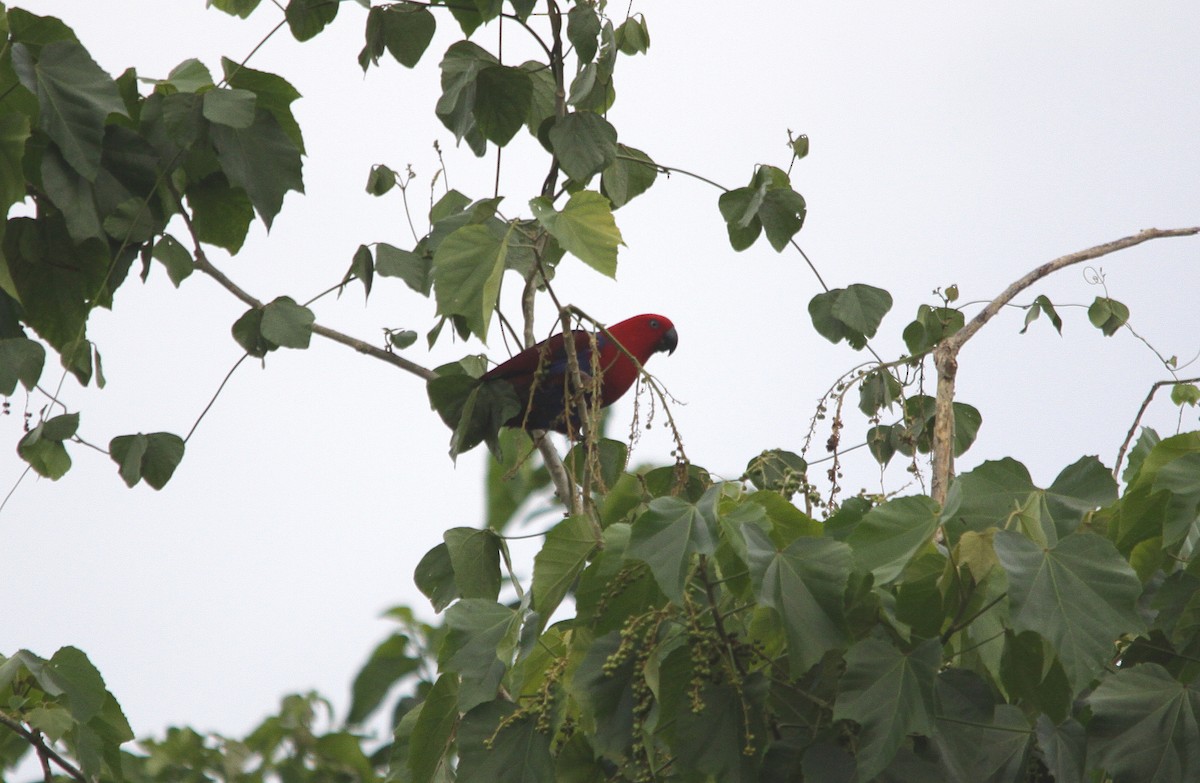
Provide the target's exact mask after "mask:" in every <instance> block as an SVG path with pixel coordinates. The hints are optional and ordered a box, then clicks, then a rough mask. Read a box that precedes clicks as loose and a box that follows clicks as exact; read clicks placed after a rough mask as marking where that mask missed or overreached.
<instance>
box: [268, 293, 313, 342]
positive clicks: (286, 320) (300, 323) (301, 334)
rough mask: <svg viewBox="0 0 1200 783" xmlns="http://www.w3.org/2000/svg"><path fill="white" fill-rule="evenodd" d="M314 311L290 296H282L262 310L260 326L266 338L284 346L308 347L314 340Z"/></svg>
mask: <svg viewBox="0 0 1200 783" xmlns="http://www.w3.org/2000/svg"><path fill="white" fill-rule="evenodd" d="M315 320H316V316H314V315H313V311H312V310H309V309H308V308H307V307H304V306H303V305H298V304H296V300H294V299H292V298H291V297H290V296H280V297H278V298H276V299H275V300H274V301H272V302H269V303H268V304H267V305H266V306H265V307H263V310H262V324H261V326H260V327H259V328H260V330H261V332H262V336H263V338H264V339H266V340H269V341H270V342H272V343H274V344H275V345H279V346H282V347H284V348H307V347H308V344H309V341H311V340H312V325H313V321H315Z"/></svg>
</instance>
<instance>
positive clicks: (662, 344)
mask: <svg viewBox="0 0 1200 783" xmlns="http://www.w3.org/2000/svg"><path fill="white" fill-rule="evenodd" d="M678 345H679V333H678V332H676V331H675V327H674V326H672V327H671V328H670V329H668V330H667V331H665V332H663V336H662V337H660V338H659V340H658V346H657V347H656V348H655V350H656V351H666V352H667V353H668V354H673V353H675V348H676V346H678Z"/></svg>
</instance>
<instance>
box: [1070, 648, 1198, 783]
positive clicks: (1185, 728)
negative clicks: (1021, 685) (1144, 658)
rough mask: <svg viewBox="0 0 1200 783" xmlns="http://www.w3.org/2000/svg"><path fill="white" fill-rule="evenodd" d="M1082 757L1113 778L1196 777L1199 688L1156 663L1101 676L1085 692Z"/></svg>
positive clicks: (1158, 782)
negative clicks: (1088, 713)
mask: <svg viewBox="0 0 1200 783" xmlns="http://www.w3.org/2000/svg"><path fill="white" fill-rule="evenodd" d="M1086 701H1087V705H1088V706H1089V707H1090V708H1091V711H1092V719H1091V721H1090V722H1089V723H1088V726H1087V734H1088V760H1089V761H1090V762H1092V763H1098V764H1099V765H1100V766H1102V767H1103V768H1104V769H1105V770H1106V771H1107V772H1108V774H1110V775H1111V776H1112V778H1113V780H1115V781H1117V783H1125V782H1126V781H1128V782H1129V783H1135V782H1136V783H1168V782H1170V783H1174V781H1187V780H1200V747H1198V744H1197V738H1198V737H1200V721H1198V719H1200V689H1198V688H1197V687H1196V684H1195V683H1193V684H1192V685H1190V686H1185V685H1184V684H1183V683H1180V682H1179V681H1177V680H1175V679H1174V678H1173V677H1171V675H1170V674H1168V673H1167V671H1166V670H1165V669H1163V668H1162V667H1161V666H1159V665H1158V664H1156V663H1144V664H1141V665H1139V666H1135V667H1133V668H1132V669H1121V670H1117V671H1116V672H1115V673H1111V674H1109V675H1107V676H1106V677H1105V678H1104V679H1103V681H1102V682H1101V683H1100V686H1099V687H1098V688H1096V690H1095V691H1094V692H1093V693H1092V694H1091V695H1090V696H1088V697H1087V699H1086Z"/></svg>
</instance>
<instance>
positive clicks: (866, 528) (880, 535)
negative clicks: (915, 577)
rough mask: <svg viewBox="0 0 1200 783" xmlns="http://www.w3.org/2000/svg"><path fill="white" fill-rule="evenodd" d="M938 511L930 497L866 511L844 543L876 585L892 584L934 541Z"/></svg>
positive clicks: (900, 499) (890, 502) (907, 499)
mask: <svg viewBox="0 0 1200 783" xmlns="http://www.w3.org/2000/svg"><path fill="white" fill-rule="evenodd" d="M937 526H938V508H937V505H936V504H935V503H934V502H933V501H932V500H930V499H929V498H927V497H925V496H923V495H914V496H912V497H906V498H896V499H894V500H889V501H888V502H886V503H884V504H882V505H879V506H876V507H875V508H873V509H871V510H870V511H868V512H867V514H866V515H865V516H864V517H863V518H862V520H861V521H860V522H859V523H858V524H857V525H856V526H855V528H854V530H853V531H851V533H850V535H849V537H848V538H847V539H846V543H848V544H850V546H851V548H853V550H854V562H855V564H856V565H857V566H858V568H859V569H861V570H863V571H870V572H871V573H873V574H874V575H875V583H876V584H886V583H888V582H891V581H893V580H894V579H896V578H897V577H898V576H900V573H901V572H902V571H903V570H904V567H905V566H906V565H908V562H909V561H910V560H912V558H913V556H914V555H915V554H916V553H917V552H918V551H919V550H920V549H921V548H923V547H925V546H928V544H929V542H930V541H931V540H932V539H933V533H934V531H935V530H937Z"/></svg>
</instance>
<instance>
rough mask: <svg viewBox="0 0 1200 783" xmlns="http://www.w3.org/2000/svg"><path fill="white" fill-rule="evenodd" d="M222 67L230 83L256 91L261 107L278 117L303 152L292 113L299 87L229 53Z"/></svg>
mask: <svg viewBox="0 0 1200 783" xmlns="http://www.w3.org/2000/svg"><path fill="white" fill-rule="evenodd" d="M221 68H222V70H223V71H224V72H225V81H226V82H227V83H228V84H229V86H230V87H233V88H234V89H238V90H249V91H250V92H252V93H254V95H255V97H256V98H257V101H258V108H260V109H266V110H267V111H269V112H271V114H272V115H273V116H274V117H275V121H276V122H278V123H279V127H280V128H282V129H283V132H284V133H285V134H287V137H288V138H289V139H291V140H292V144H294V145H295V146H296V149H298V150H300V152H301V154H303V153H304V137H303V135H302V134H301V133H300V126H299V125H298V124H297V123H296V118H295V116H294V115H293V114H292V102H293V101H295V100H296V99H297V98H299V97H300V93H299V92H298V91H297V90H296V88H295V87H293V86H292V85H291V84H290V83H289V82H288V81H287V79H284V78H283V77H282V76H277V75H275V74H273V73H267V72H266V71H256V70H254V69H253V68H248V67H246V65H245V64H243V63H239V62H236V61H234V60H230V59H229V58H227V57H222V58H221Z"/></svg>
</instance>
